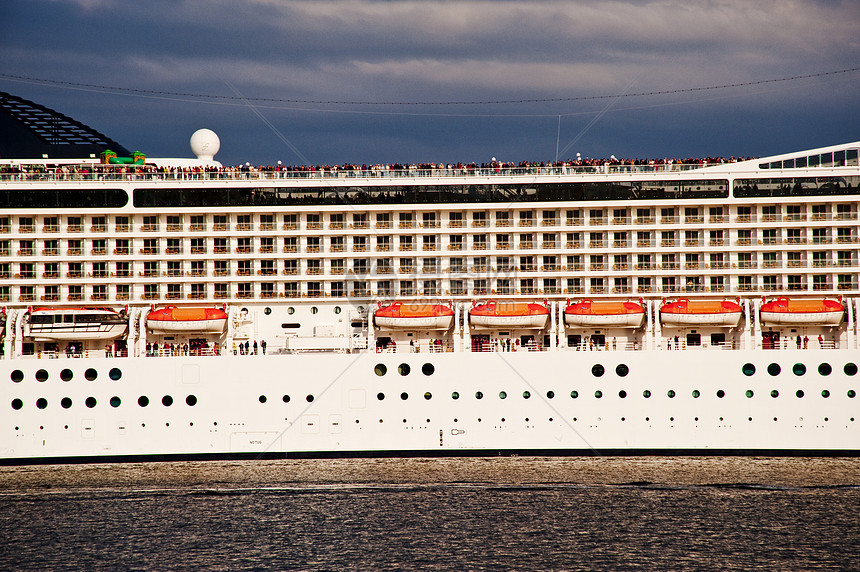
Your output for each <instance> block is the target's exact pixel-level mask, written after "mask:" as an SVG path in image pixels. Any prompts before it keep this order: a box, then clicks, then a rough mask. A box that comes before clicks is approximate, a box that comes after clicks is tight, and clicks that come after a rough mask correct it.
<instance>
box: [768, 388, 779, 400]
mask: <svg viewBox="0 0 860 572" xmlns="http://www.w3.org/2000/svg"><path fill="white" fill-rule="evenodd" d="M770 396H771V397H773V398H774V399H776V398H777V397H779V392H778V391H777V390H775V389H772V390H771V391H770Z"/></svg>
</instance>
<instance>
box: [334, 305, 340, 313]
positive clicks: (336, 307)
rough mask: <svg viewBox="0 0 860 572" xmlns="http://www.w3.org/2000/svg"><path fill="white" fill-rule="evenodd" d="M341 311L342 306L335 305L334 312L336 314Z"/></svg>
mask: <svg viewBox="0 0 860 572" xmlns="http://www.w3.org/2000/svg"><path fill="white" fill-rule="evenodd" d="M340 312H341V309H340V306H335V307H334V313H335V314H340Z"/></svg>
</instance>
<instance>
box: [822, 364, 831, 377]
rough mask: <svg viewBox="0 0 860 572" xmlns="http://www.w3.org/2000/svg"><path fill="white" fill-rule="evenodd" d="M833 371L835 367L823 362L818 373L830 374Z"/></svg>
mask: <svg viewBox="0 0 860 572" xmlns="http://www.w3.org/2000/svg"><path fill="white" fill-rule="evenodd" d="M832 371H833V368H832V367H830V364H829V363H822V364H819V365H818V373H819V374H821V375H830V373H831V372H832Z"/></svg>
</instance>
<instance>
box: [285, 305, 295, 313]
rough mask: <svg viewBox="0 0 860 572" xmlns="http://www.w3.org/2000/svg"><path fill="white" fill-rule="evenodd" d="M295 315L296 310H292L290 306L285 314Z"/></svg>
mask: <svg viewBox="0 0 860 572" xmlns="http://www.w3.org/2000/svg"><path fill="white" fill-rule="evenodd" d="M295 313H296V309H295V308H293V307H292V306H290V307H289V308H287V314H295Z"/></svg>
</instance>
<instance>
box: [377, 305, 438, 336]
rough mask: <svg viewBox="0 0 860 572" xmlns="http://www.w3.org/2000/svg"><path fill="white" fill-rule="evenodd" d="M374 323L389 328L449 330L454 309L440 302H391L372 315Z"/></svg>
mask: <svg viewBox="0 0 860 572" xmlns="http://www.w3.org/2000/svg"><path fill="white" fill-rule="evenodd" d="M373 318H374V320H375V322H376V325H377V326H379V327H380V328H385V329H391V330H449V329H451V326H452V325H453V324H454V310H452V309H451V308H449V307H448V306H443V305H442V304H421V303H413V302H393V303H392V304H390V305H388V306H385V307H383V308H379V309H378V310H377V311H376V312H375V313H374V315H373Z"/></svg>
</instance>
